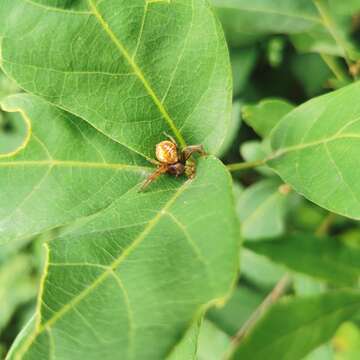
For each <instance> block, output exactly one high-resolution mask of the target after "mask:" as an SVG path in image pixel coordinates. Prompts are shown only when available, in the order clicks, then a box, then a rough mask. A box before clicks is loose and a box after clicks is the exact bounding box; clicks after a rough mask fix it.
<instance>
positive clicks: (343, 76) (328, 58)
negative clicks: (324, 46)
mask: <svg viewBox="0 0 360 360" xmlns="http://www.w3.org/2000/svg"><path fill="white" fill-rule="evenodd" d="M320 56H321V58H322V59H323V61H324V63H325V64H326V65H327V66H328V67H329V69H330V70H331V71H332V72H333V73H334V75H335V76H336V78H337V79H338V80H340V81H347V80H348V79H349V78H348V76H347V73H346V72H344V70H343V69H342V68H341V66H340V65H339V63H338V62H337V59H336V58H335V57H334V56H332V55H327V54H322V53H320Z"/></svg>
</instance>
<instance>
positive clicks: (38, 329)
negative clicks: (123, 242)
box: [16, 180, 191, 359]
mask: <svg viewBox="0 0 360 360" xmlns="http://www.w3.org/2000/svg"><path fill="white" fill-rule="evenodd" d="M190 181H191V180H188V181H186V182H185V183H184V184H183V185H182V186H181V187H179V188H178V190H177V191H176V193H175V194H174V195H173V196H172V197H171V198H170V199H169V200H168V201H167V203H166V204H165V205H164V206H163V208H162V209H159V211H158V213H157V214H156V216H155V217H153V218H152V219H151V220H150V221H149V222H148V223H147V225H146V226H145V228H144V230H143V231H142V232H141V233H140V234H139V235H138V236H137V238H136V239H135V240H134V241H133V242H132V243H131V244H130V245H129V246H128V247H127V248H126V249H125V250H124V251H123V252H122V253H121V255H120V256H119V257H117V258H116V259H115V260H114V261H113V262H112V263H111V264H110V265H109V266H108V269H107V270H105V271H104V272H103V273H102V274H101V275H99V276H98V277H97V278H96V279H95V280H94V281H93V282H92V283H91V284H90V285H89V286H88V287H87V288H86V289H85V290H83V291H82V292H81V293H80V294H78V295H77V296H76V297H74V298H73V299H72V300H71V301H70V302H68V303H66V304H65V305H63V307H62V308H61V309H60V310H59V311H58V312H57V313H56V314H55V315H53V316H52V317H51V318H50V319H49V320H47V321H46V322H45V323H43V324H41V323H39V324H38V325H37V327H36V329H35V331H34V332H33V333H32V334H31V335H30V336H29V337H28V338H27V341H25V342H24V343H23V345H22V346H21V347H20V348H19V351H18V353H17V357H16V359H22V357H23V355H24V354H25V352H26V351H27V350H28V349H29V348H30V347H31V345H32V344H33V343H34V341H35V340H36V338H37V337H38V336H39V335H40V334H41V333H42V332H44V331H46V329H49V328H50V327H51V326H52V325H54V324H55V323H56V322H57V321H58V320H59V319H61V318H62V316H64V315H65V314H66V313H67V312H68V311H70V310H71V309H72V308H74V306H75V305H76V304H78V303H79V302H81V301H82V299H84V298H86V296H87V295H88V294H89V293H91V291H92V290H94V289H96V288H97V287H98V286H99V285H100V284H102V282H103V281H104V280H106V279H107V278H108V276H112V275H113V273H114V272H115V271H116V270H117V269H118V268H119V266H120V265H121V264H122V262H123V261H124V260H125V259H126V258H127V257H128V256H129V255H130V254H131V253H132V252H133V251H134V250H135V249H136V248H137V247H138V246H139V245H140V244H141V243H142V241H143V240H144V239H146V236H147V235H148V234H149V233H150V232H151V230H152V229H153V228H154V227H155V226H156V225H157V223H158V222H159V221H160V220H161V218H162V217H163V216H164V215H165V214H167V210H168V209H169V208H170V207H171V206H172V205H173V204H174V202H175V201H176V200H177V199H178V197H179V196H180V195H181V194H182V193H183V192H184V191H185V190H186V188H187V186H188V185H189V184H190ZM47 261H48V259H47ZM47 271H48V263H47V265H46V266H45V272H44V275H43V280H42V282H44V281H45V278H46V275H47ZM40 299H41V297H40ZM38 306H39V305H38ZM37 313H38V314H40V310H39V307H38V309H37ZM38 316H39V315H38Z"/></svg>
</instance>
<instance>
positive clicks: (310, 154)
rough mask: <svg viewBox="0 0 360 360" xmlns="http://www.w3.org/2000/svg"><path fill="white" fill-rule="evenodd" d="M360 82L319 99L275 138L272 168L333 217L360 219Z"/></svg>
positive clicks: (291, 116) (291, 119)
mask: <svg viewBox="0 0 360 360" xmlns="http://www.w3.org/2000/svg"><path fill="white" fill-rule="evenodd" d="M359 96H360V83H355V84H353V85H349V86H347V87H345V88H342V89H340V90H337V91H335V92H332V93H330V94H327V95H324V96H321V97H318V98H315V99H313V100H310V101H308V102H307V103H305V104H303V105H301V106H299V107H298V108H296V109H295V110H293V111H292V112H291V113H289V114H288V115H286V116H285V117H284V118H283V119H282V121H281V122H280V124H279V125H278V126H277V127H276V128H275V129H274V131H273V133H272V147H273V150H274V151H275V153H274V155H273V157H272V159H270V160H269V161H268V164H269V165H270V166H271V167H272V168H274V169H275V170H276V171H277V172H278V173H279V174H280V176H281V177H282V178H283V180H284V181H285V182H288V183H289V184H290V185H291V186H292V187H294V189H295V190H296V191H298V192H299V193H301V194H303V195H304V196H305V197H307V198H308V199H310V200H311V201H313V202H315V203H316V204H318V205H320V206H322V207H324V208H326V209H329V210H331V211H333V212H336V213H339V214H342V215H345V216H348V217H352V218H355V219H360V168H359V161H358V155H359V150H360V141H359V139H360V121H359V119H360V102H359V101H358V99H359Z"/></svg>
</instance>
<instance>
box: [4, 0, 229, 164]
mask: <svg viewBox="0 0 360 360" xmlns="http://www.w3.org/2000/svg"><path fill="white" fill-rule="evenodd" d="M42 3H44V2H42ZM9 13H10V14H12V15H11V16H8V14H9ZM1 15H4V16H3V17H2V16H1ZM5 15H7V16H6V17H5ZM0 18H4V19H5V18H6V20H1V21H3V22H4V24H0V25H2V28H3V29H4V30H3V33H4V38H3V41H2V66H3V69H4V70H5V72H6V73H7V74H8V75H10V76H11V77H13V78H15V79H16V81H17V82H18V83H19V84H20V86H22V87H23V88H24V89H26V90H28V91H30V92H33V93H35V94H37V95H40V96H42V97H43V98H45V99H46V100H48V101H50V102H52V103H54V104H56V105H58V106H60V107H62V108H64V109H66V110H68V111H70V112H72V113H74V114H76V115H77V116H79V117H81V118H83V119H85V120H86V121H88V122H89V123H90V124H92V125H93V126H94V127H95V128H97V129H99V130H100V131H102V132H104V133H105V134H107V135H108V136H109V137H111V138H112V139H114V140H116V141H118V142H120V143H122V144H123V145H125V146H127V147H129V148H131V149H133V150H134V151H136V152H138V153H141V154H144V155H145V156H147V157H152V156H153V146H154V144H156V142H159V141H160V140H161V139H163V131H164V130H166V131H167V132H168V133H170V134H173V135H174V136H175V137H176V138H177V140H178V141H179V142H180V144H181V145H184V143H185V139H186V141H187V142H188V143H203V144H204V146H205V147H206V149H207V150H208V151H211V152H215V150H216V149H217V148H218V147H219V146H220V145H221V142H222V140H223V138H224V134H225V133H226V125H225V126H224V123H225V124H227V123H229V118H228V117H227V116H226V115H227V114H228V113H229V110H230V101H231V89H230V85H231V77H230V71H229V60H228V57H227V56H226V55H227V54H226V44H225V41H224V39H223V34H222V31H221V28H220V25H219V23H218V22H217V21H216V19H215V17H214V16H213V14H212V12H211V9H210V8H209V6H208V4H207V3H206V1H205V0H176V1H171V2H168V1H144V0H132V1H131V2H129V1H128V0H118V1H113V0H106V1H97V0H91V1H89V11H85V12H84V11H82V12H80V11H78V12H76V11H64V10H60V9H58V8H52V7H46V6H45V7H44V5H42V4H39V3H38V2H36V1H28V0H4V1H2V2H1V4H0ZM18 19H21V21H20V22H19V21H18ZM195 85H196V86H195ZM204 119H206V121H204ZM219 119H222V121H219Z"/></svg>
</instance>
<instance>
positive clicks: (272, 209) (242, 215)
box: [236, 179, 285, 240]
mask: <svg viewBox="0 0 360 360" xmlns="http://www.w3.org/2000/svg"><path fill="white" fill-rule="evenodd" d="M280 185H281V182H280V181H278V180H277V179H270V180H262V181H260V182H258V183H256V184H255V185H252V186H250V187H248V188H247V189H246V190H244V191H243V192H242V194H241V195H240V197H239V199H238V202H237V205H236V208H237V213H238V216H239V219H240V222H241V232H242V236H243V238H245V239H247V240H256V239H260V238H266V237H272V236H277V235H280V234H282V233H283V231H284V228H285V225H284V215H285V209H284V201H285V196H284V195H283V194H282V193H281V192H280V191H279V187H280Z"/></svg>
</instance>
